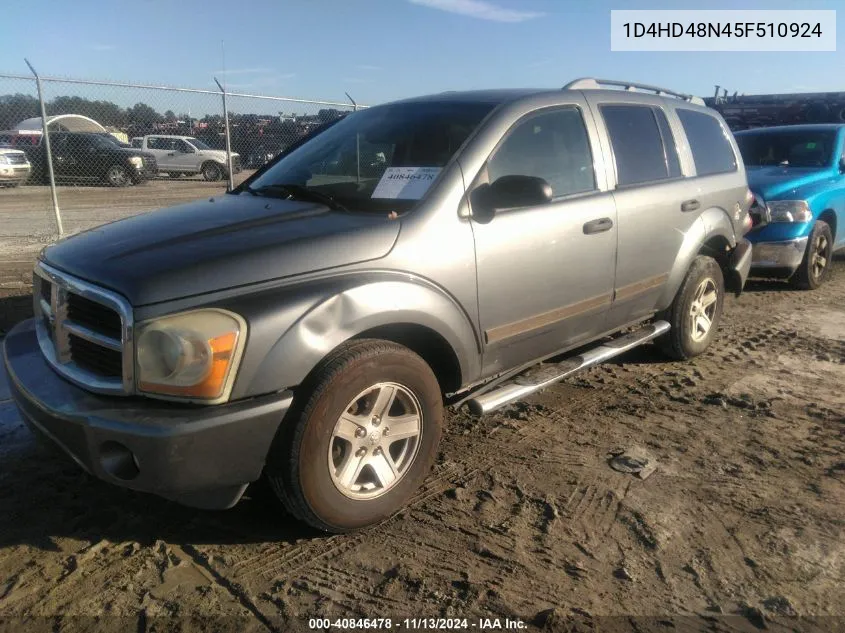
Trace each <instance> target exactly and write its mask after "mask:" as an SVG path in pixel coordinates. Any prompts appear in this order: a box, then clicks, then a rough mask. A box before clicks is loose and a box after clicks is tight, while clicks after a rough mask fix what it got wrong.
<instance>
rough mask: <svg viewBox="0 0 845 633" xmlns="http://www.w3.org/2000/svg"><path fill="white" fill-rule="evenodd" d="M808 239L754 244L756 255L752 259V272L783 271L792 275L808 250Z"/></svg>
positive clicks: (801, 238)
mask: <svg viewBox="0 0 845 633" xmlns="http://www.w3.org/2000/svg"><path fill="white" fill-rule="evenodd" d="M807 239H808V238H807V237H799V238H797V239H794V240H784V241H780V242H757V243H755V244H754V254H753V257H752V258H751V268H752V270H764V271H766V270H768V271H773V270H777V271H783V273H784V274H786V275H787V276H788V275H792V273H794V272H795V270H796V269H797V268H798V266H799V265H800V264H801V261H802V260H803V259H804V252H805V251H806V250H807Z"/></svg>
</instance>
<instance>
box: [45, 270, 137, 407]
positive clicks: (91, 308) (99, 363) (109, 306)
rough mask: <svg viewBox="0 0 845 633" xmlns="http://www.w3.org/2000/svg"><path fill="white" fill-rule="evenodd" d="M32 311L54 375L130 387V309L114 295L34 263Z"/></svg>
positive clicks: (105, 388) (102, 387)
mask: <svg viewBox="0 0 845 633" xmlns="http://www.w3.org/2000/svg"><path fill="white" fill-rule="evenodd" d="M35 281H36V284H37V286H38V288H37V291H36V293H35V301H34V304H35V305H34V307H35V314H36V319H37V320H36V326H37V331H38V341H39V344H40V346H41V350H42V352H43V353H44V356H45V357H46V358H47V360H48V361H49V362H50V364H51V365H53V367H54V368H55V369H56V371H58V372H59V373H60V374H62V375H64V376H66V377H67V378H68V379H70V380H71V381H72V382H75V383H77V384H79V385H80V386H82V387H86V388H89V389H90V390H92V391H97V392H100V393H109V394H115V395H125V394H128V393H130V392H131V390H132V382H133V376H132V363H131V362H129V363H124V356H125V357H126V358H127V359H131V358H132V345H131V339H129V338H128V337H126V336H124V332H125V331H126V332H128V331H131V326H132V310H131V308H130V307H129V305H128V304H127V303H126V301H125V300H124V299H123V298H122V297H120V296H119V295H115V294H114V293H111V292H109V291H106V290H103V289H101V288H97V287H96V286H93V285H91V284H88V283H86V282H83V281H81V280H78V279H75V278H72V277H70V276H68V275H65V274H64V273H60V272H59V271H56V270H54V269H52V268H50V267H48V266H46V265H45V264H41V263H39V264H38V266H37V267H36V280H35Z"/></svg>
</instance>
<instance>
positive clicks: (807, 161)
mask: <svg viewBox="0 0 845 633" xmlns="http://www.w3.org/2000/svg"><path fill="white" fill-rule="evenodd" d="M736 142H737V145H739V151H740V152H741V153H742V160H743V162H744V163H745V165H746V166H747V167H761V166H765V165H781V166H784V167H825V166H827V165H830V164H831V162H832V160H833V148H834V145H835V143H836V133H835V132H833V131H831V130H819V131H807V130H784V131H783V132H760V133H752V134H738V135H737V136H736Z"/></svg>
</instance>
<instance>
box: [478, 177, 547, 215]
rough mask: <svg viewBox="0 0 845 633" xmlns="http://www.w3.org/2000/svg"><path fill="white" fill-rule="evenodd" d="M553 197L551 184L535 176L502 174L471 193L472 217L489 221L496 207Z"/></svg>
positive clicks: (529, 203)
mask: <svg viewBox="0 0 845 633" xmlns="http://www.w3.org/2000/svg"><path fill="white" fill-rule="evenodd" d="M552 197H553V192H552V186H551V185H550V184H549V183H548V182H546V180H544V179H543V178H537V177H535V176H502V177H501V178H498V179H497V180H496V181H494V182H493V184H490V185H487V184H485V185H481V186H480V187H478V188H477V189H476V190H475V191H473V193H472V217H473V219H475V220H476V221H477V222H481V223H482V224H484V223H487V222H489V221H490V220H492V219H493V216H495V215H496V211H497V210H498V209H514V208H518V207H533V206H537V205H541V204H546V203H548V202H550V201H551V199H552Z"/></svg>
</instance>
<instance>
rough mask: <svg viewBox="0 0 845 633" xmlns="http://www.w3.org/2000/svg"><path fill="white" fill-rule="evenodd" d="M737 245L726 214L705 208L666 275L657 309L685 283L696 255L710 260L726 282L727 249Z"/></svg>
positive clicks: (687, 233)
mask: <svg viewBox="0 0 845 633" xmlns="http://www.w3.org/2000/svg"><path fill="white" fill-rule="evenodd" d="M735 246H736V234H735V233H734V227H733V223H732V222H731V218H730V216H729V215H728V213H727V211H725V210H724V209H722V208H719V207H711V208H709V209H705V210H704V211H703V212H702V213H701V215H700V216H699V217H698V219H697V220H696V221H695V222H694V223H693V225H692V226H691V227H690V228H689V230H688V231H687V232H686V233H685V234H684V239H683V241H682V242H681V247H680V248H679V249H678V254H677V256H676V257H675V262H674V263H673V265H672V269H671V271H670V272H669V279H668V280H667V282H666V285H665V287H664V289H663V293H662V294H661V295H660V299H659V300H658V303H657V310H665V309H666V308H668V307H669V305H670V304H671V303H672V300H673V299H674V298H675V295H676V294H677V292H678V289H679V288H680V287H681V284H682V283H683V282H684V278H685V277H686V276H687V272H688V271H689V269H690V266H692V263H693V261H694V260H695V258H696V257H697V256H699V255H708V256H709V257H713V258H714V259H715V260H716V261H717V262H718V263H719V266H720V267H721V269H722V272H723V273H724V274H725V279H728V277H729V276H728V275H727V270H728V267H729V266H730V259H729V257H728V251H729V249H732V248H734V247H735Z"/></svg>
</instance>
